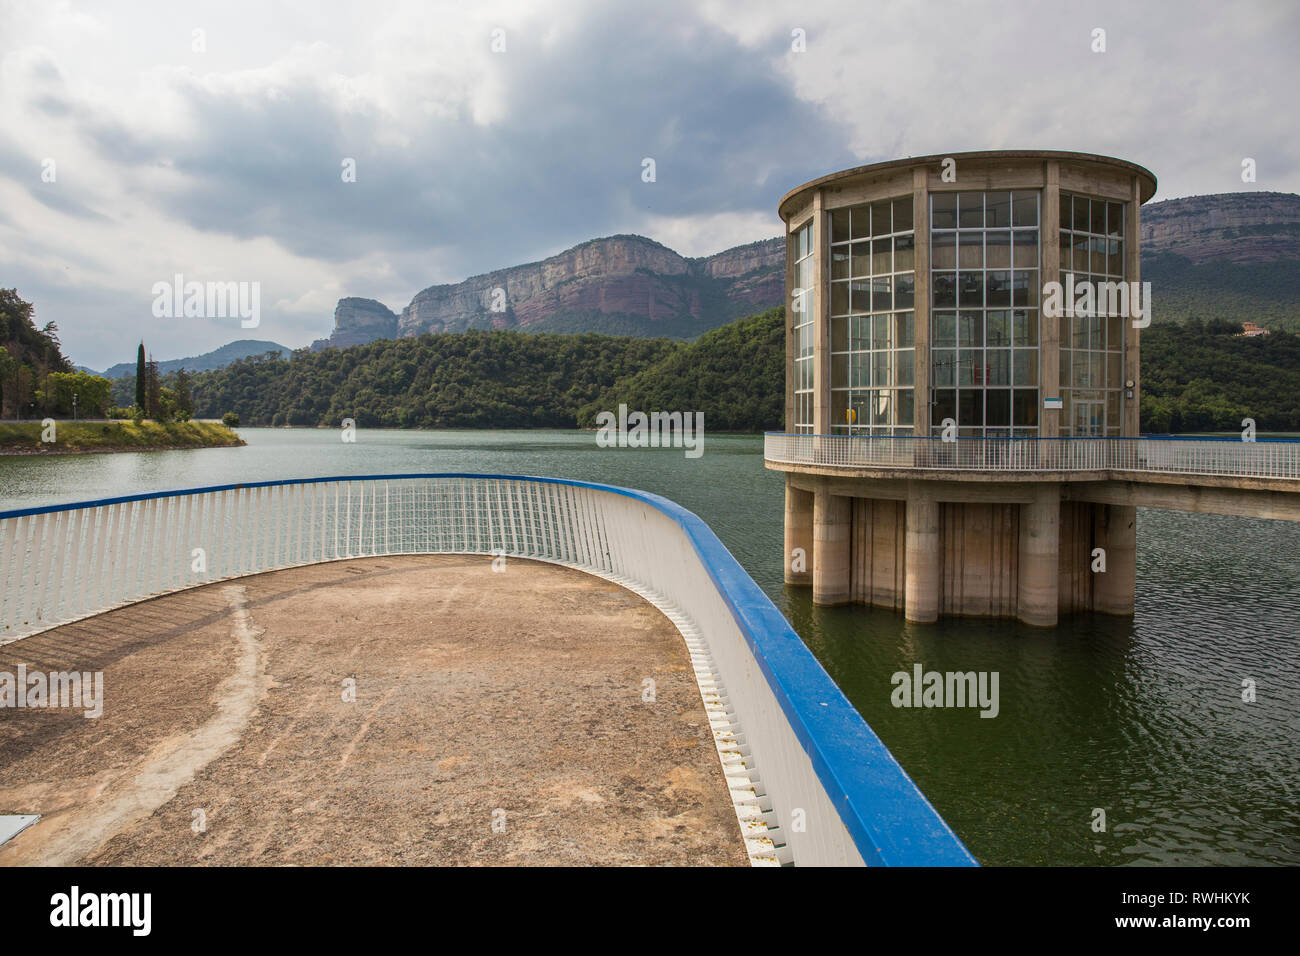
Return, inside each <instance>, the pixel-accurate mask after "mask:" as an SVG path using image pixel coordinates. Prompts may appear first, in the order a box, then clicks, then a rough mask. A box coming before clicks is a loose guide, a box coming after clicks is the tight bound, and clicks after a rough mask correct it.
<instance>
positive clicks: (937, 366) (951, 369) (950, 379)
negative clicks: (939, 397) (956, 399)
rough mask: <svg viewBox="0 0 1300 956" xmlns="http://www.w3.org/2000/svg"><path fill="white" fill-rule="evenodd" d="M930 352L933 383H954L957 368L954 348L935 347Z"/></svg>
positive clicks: (940, 384) (938, 384)
mask: <svg viewBox="0 0 1300 956" xmlns="http://www.w3.org/2000/svg"><path fill="white" fill-rule="evenodd" d="M931 354H932V355H933V356H934V384H935V385H936V386H942V385H953V384H955V383H956V368H957V352H956V350H954V349H935V350H934V351H933V352H932V353H931Z"/></svg>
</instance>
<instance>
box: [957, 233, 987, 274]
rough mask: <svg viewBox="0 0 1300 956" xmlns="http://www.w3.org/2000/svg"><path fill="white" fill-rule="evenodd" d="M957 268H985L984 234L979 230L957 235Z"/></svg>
mask: <svg viewBox="0 0 1300 956" xmlns="http://www.w3.org/2000/svg"><path fill="white" fill-rule="evenodd" d="M957 268H959V269H982V268H984V235H983V233H979V232H963V233H960V234H959V235H958V237H957Z"/></svg>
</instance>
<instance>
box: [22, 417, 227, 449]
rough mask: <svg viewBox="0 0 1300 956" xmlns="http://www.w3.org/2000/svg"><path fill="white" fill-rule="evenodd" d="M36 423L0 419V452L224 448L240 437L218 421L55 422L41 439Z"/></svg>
mask: <svg viewBox="0 0 1300 956" xmlns="http://www.w3.org/2000/svg"><path fill="white" fill-rule="evenodd" d="M43 431H44V429H43V428H42V427H41V423H40V422H0V455H39V454H51V455H61V454H68V453H70V452H111V451H161V450H165V449H175V448H224V447H229V446H231V445H242V444H244V440H243V439H242V438H240V437H239V436H238V435H237V434H235V433H234V432H233V431H231V430H230V429H229V428H227V427H226V426H225V425H222V424H221V423H220V422H166V423H162V422H150V421H145V422H141V423H140V424H139V425H137V424H136V423H135V422H131V421H118V422H64V421H61V422H56V423H55V430H54V439H55V440H54V441H53V442H42V441H41V434H42V432H43Z"/></svg>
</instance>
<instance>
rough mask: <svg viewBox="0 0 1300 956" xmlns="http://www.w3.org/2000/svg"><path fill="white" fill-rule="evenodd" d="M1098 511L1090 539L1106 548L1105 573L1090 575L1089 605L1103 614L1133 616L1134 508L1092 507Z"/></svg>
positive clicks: (1135, 518)
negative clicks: (1090, 593)
mask: <svg viewBox="0 0 1300 956" xmlns="http://www.w3.org/2000/svg"><path fill="white" fill-rule="evenodd" d="M1094 507H1095V508H1096V509H1097V518H1096V533H1095V536H1094V538H1093V540H1094V541H1095V542H1096V545H1097V547H1099V548H1103V549H1105V552H1106V572H1105V573H1104V574H1102V573H1098V572H1093V576H1092V606H1093V610H1095V611H1100V612H1101V613H1102V614H1123V615H1131V614H1132V613H1133V591H1134V587H1135V585H1136V583H1137V508H1129V507H1123V506H1121V505H1101V504H1099V505H1094Z"/></svg>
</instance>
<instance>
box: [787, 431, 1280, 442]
mask: <svg viewBox="0 0 1300 956" xmlns="http://www.w3.org/2000/svg"><path fill="white" fill-rule="evenodd" d="M763 435H764V436H765V437H766V436H770V437H772V438H870V439H890V440H892V441H942V442H946V443H948V444H951V443H952V442H954V441H962V442H968V441H1151V440H1153V439H1154V440H1156V441H1221V442H1232V443H1234V444H1237V445H1251V444H1265V443H1273V444H1292V445H1295V444H1300V438H1256V439H1255V440H1254V441H1250V442H1247V441H1242V440H1241V438H1240V437H1237V438H1233V437H1231V436H1228V435H1056V436H1048V435H969V436H968V435H962V436H960V437H959V438H941V437H940V436H938V435H863V434H859V433H852V434H847V435H846V434H838V435H827V434H825V433H823V432H817V433H813V432H763Z"/></svg>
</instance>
